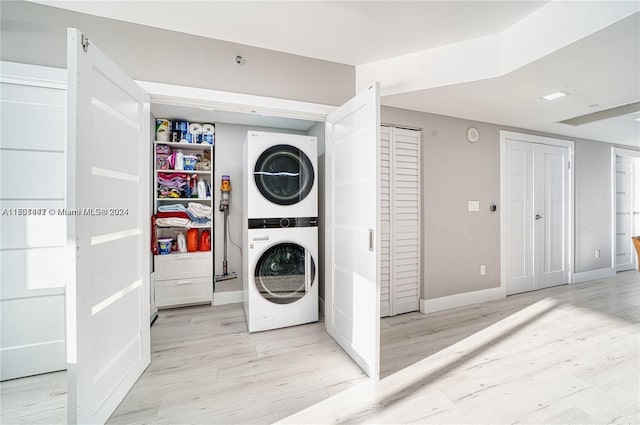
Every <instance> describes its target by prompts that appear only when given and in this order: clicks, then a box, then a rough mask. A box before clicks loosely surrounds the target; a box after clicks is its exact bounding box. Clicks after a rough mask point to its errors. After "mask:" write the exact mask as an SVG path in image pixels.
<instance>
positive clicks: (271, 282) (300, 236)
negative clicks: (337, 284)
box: [243, 218, 318, 332]
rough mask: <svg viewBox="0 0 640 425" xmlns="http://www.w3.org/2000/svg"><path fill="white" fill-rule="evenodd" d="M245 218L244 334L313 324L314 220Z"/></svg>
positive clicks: (315, 282)
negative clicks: (245, 330)
mask: <svg viewBox="0 0 640 425" xmlns="http://www.w3.org/2000/svg"><path fill="white" fill-rule="evenodd" d="M286 220H287V221H288V222H287V223H286V224H287V227H284V228H283V227H281V219H260V220H254V221H253V222H252V221H251V220H250V227H251V228H249V229H245V238H244V239H245V246H244V248H245V251H244V252H245V253H246V254H245V257H246V263H245V264H246V268H245V272H246V275H245V278H244V288H243V289H244V293H245V298H244V303H245V305H244V311H245V315H246V318H247V326H248V328H249V332H257V331H264V330H268V329H276V328H283V327H286V326H293V325H300V324H303V323H310V322H316V321H318V227H317V219H306V218H305V219H286Z"/></svg>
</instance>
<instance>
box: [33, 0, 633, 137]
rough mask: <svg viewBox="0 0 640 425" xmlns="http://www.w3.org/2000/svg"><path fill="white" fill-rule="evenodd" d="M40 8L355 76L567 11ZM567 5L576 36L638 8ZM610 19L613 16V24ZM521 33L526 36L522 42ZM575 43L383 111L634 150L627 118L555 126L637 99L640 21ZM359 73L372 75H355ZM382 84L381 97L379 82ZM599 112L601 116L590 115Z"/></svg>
mask: <svg viewBox="0 0 640 425" xmlns="http://www.w3.org/2000/svg"><path fill="white" fill-rule="evenodd" d="M37 2H38V3H43V4H46V5H50V6H57V7H62V8H66V9H70V10H75V11H78V12H83V13H89V14H93V15H97V16H103V17H107V18H112V19H119V20H123V21H128V22H134V23H139V24H144V25H150V26H154V27H160V28H165V29H169V30H174V31H180V32H189V33H192V34H196V35H200V36H205V37H211V38H215V39H220V40H226V41H231V42H236V43H241V44H247V45H251V46H256V47H262V48H267V49H272V50H278V51H283V52H288V53H293V54H298V55H302V56H308V57H313V58H318V59H324V60H330V61H334V62H340V63H345V64H351V65H356V66H357V69H358V70H360V69H363V68H366V66H371V62H374V63H376V61H381V60H382V61H384V60H385V59H388V58H395V57H398V56H400V57H403V56H402V55H406V54H409V53H413V52H418V54H419V52H429V51H432V50H438V49H433V48H434V47H438V48H440V49H447V48H449V47H451V48H454V50H450V51H455V46H458V45H460V42H465V41H469V42H472V43H473V40H480V39H481V38H480V37H483V36H491V35H494V34H498V33H502V34H503V36H504V35H505V34H507V35H508V34H509V33H511V32H513V33H518V26H520V27H521V28H526V27H527V25H530V23H531V22H532V21H534V20H533V17H534V16H535V17H536V18H538V22H540V25H534V27H533V28H534V29H535V32H533V33H529V32H525V33H524V34H525V35H528V36H530V37H534V38H535V39H536V40H537V39H544V38H545V37H546V38H547V39H549V38H550V39H553V38H554V36H555V34H554V33H553V32H551V33H550V31H552V30H551V29H550V28H552V26H551V25H545V24H544V21H540V19H541V17H543V16H554V11H555V10H569V9H568V7H569V6H567V7H565V6H563V5H562V3H563V2H552V3H549V2H546V1H532V2H525V1H515V0H514V1H467V2H462V1H460V2H458V1H320V2H318V1H297V2H291V1H289V2H275V1H180V2H177V1H137V2H133V1H129V2H124V1H82V2H81V1H47V0H44V1H37ZM559 3H560V4H559ZM623 3H624V4H623ZM565 4H569V5H570V7H572V8H576V9H580V8H581V5H584V7H583V8H582V9H584V10H583V11H582V12H583V15H578V14H576V15H575V16H576V17H578V16H579V19H578V18H576V19H577V21H576V19H574V21H575V22H573V23H572V22H570V20H571V16H573V14H572V13H568V12H565V15H566V16H560V17H558V16H557V13H555V16H556V17H557V18H558V19H559V20H560V21H561V20H562V19H565V20H566V21H567V22H568V23H569V24H570V25H569V26H570V27H571V26H572V25H573V24H575V25H578V26H579V25H580V22H584V19H590V18H591V19H593V20H594V22H596V21H598V19H600V21H602V20H603V19H604V20H605V21H606V20H607V19H609V18H607V17H604V18H603V16H597V15H607V13H608V12H609V9H611V13H610V15H611V16H613V15H614V14H615V13H617V12H615V10H614V9H616V8H618V9H622V8H626V9H627V10H628V9H629V8H631V9H633V8H635V9H638V5H639V4H640V3H638V2H637V1H633V0H632V1H627V2H611V3H607V2H597V1H595V2H594V1H591V2H570V3H565ZM620 5H622V6H620ZM563 7H564V9H562V8H563ZM545 8H546V9H545ZM589 8H592V9H589ZM597 8H600V9H597ZM545 10H546V15H545ZM592 10H593V11H596V10H598V11H596V12H593V11H592ZM594 13H595V14H596V15H594ZM625 13H626V12H625ZM618 16H622V15H620V14H619V15H618ZM616 19H618V18H610V22H612V23H613V22H615V21H616ZM525 21H527V23H526V24H525ZM600 21H599V22H600ZM521 24H522V25H521ZM538 28H539V30H538ZM594 28H595V26H594ZM514 29H515V31H511V30H514ZM505 30H507V31H505ZM538 31H539V32H538ZM519 34H520V36H522V34H523V32H522V31H520V32H519ZM560 35H566V34H560ZM580 37H583V35H580V36H579V37H576V38H575V39H577V41H575V42H574V41H571V42H570V44H568V45H566V46H565V47H562V48H559V49H557V50H555V51H552V52H551V53H548V52H545V53H544V55H542V57H540V58H539V59H537V60H534V61H533V62H530V63H527V64H525V65H524V66H521V67H519V68H518V69H516V70H515V71H512V72H508V73H507V74H505V75H503V76H500V77H496V78H488V79H478V78H475V79H472V80H475V81H470V80H467V81H469V82H464V83H460V84H455V81H454V82H449V83H447V85H444V86H440V87H434V88H429V89H426V90H418V91H411V92H407V93H401V94H394V95H391V96H386V97H384V98H383V99H382V103H383V104H386V105H390V106H395V107H399V108H405V109H412V110H418V111H424V112H430V113H436V114H443V115H450V116H455V117H460V118H464V119H468V120H471V121H485V122H492V123H496V124H500V125H506V126H513V127H520V128H523V129H529V130H535V131H543V132H550V133H554V134H559V135H564V136H569V137H582V138H587V139H594V140H600V141H605V142H610V143H620V144H626V145H631V146H640V121H636V120H635V119H634V118H637V117H638V114H635V115H628V116H623V117H617V118H611V119H608V120H602V121H597V122H594V123H590V124H585V125H582V126H578V127H573V126H569V125H566V124H557V121H561V120H565V119H568V118H572V117H575V116H579V115H583V114H588V113H592V112H596V111H599V110H602V109H607V108H610V107H614V106H619V105H622V104H625V103H630V102H636V101H639V100H640V77H638V76H639V75H640V13H638V12H635V14H634V15H631V16H629V17H627V18H624V19H622V20H619V21H617V22H615V23H613V24H611V25H608V26H606V27H603V29H599V30H595V29H594V30H593V31H592V33H591V34H590V35H588V36H586V37H584V38H582V39H579V38H580ZM534 38H532V40H533V39H534ZM525 39H526V38H525ZM532 44H533V43H532ZM429 49H431V50H429ZM516 53H517V52H516ZM454 59H455V58H454ZM438 63H439V62H438ZM364 64H367V65H366V66H362V65H364ZM453 64H454V65H455V67H453V68H451V69H448V68H447V69H440V70H439V72H440V73H441V74H443V75H447V73H455V71H456V69H459V68H460V67H465V64H468V61H467V60H466V57H460V58H459V61H458V60H454V61H453ZM445 68H446V67H445ZM395 74H396V75H397V76H398V75H401V74H398V73H395ZM485 78H486V77H485ZM382 84H383V87H384V84H385V81H382ZM424 87H426V86H424ZM414 90H415V89H414ZM557 90H564V91H567V92H569V93H570V94H571V95H570V96H568V97H566V98H563V99H560V100H557V101H553V102H544V101H542V100H540V96H542V95H545V94H549V93H552V92H555V91H557ZM594 104H597V106H592V107H590V106H589V105H594Z"/></svg>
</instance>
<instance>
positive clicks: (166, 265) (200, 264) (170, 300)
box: [154, 251, 213, 308]
mask: <svg viewBox="0 0 640 425" xmlns="http://www.w3.org/2000/svg"><path fill="white" fill-rule="evenodd" d="M154 265H155V302H156V307H157V308H166V307H176V306H181V305H189V304H201V303H210V302H212V301H213V257H212V253H211V251H209V252H188V253H184V254H169V255H156V256H155V257H154Z"/></svg>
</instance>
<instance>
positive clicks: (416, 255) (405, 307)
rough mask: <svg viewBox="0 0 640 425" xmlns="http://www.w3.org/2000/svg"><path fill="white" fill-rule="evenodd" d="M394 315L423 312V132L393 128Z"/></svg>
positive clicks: (392, 308)
mask: <svg viewBox="0 0 640 425" xmlns="http://www.w3.org/2000/svg"><path fill="white" fill-rule="evenodd" d="M391 140H392V142H391V150H392V152H391V158H392V160H393V165H392V176H391V200H392V225H391V226H392V229H393V231H392V237H391V250H392V254H391V258H392V261H391V263H392V276H391V281H392V285H391V286H392V290H391V302H392V306H391V314H392V315H396V314H402V313H407V312H410V311H417V310H418V309H419V308H420V285H419V282H420V238H419V235H420V162H419V159H420V132H419V131H416V130H408V129H403V128H393V129H392V138H391Z"/></svg>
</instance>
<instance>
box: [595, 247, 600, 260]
mask: <svg viewBox="0 0 640 425" xmlns="http://www.w3.org/2000/svg"><path fill="white" fill-rule="evenodd" d="M596 258H600V250H599V249H596Z"/></svg>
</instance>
